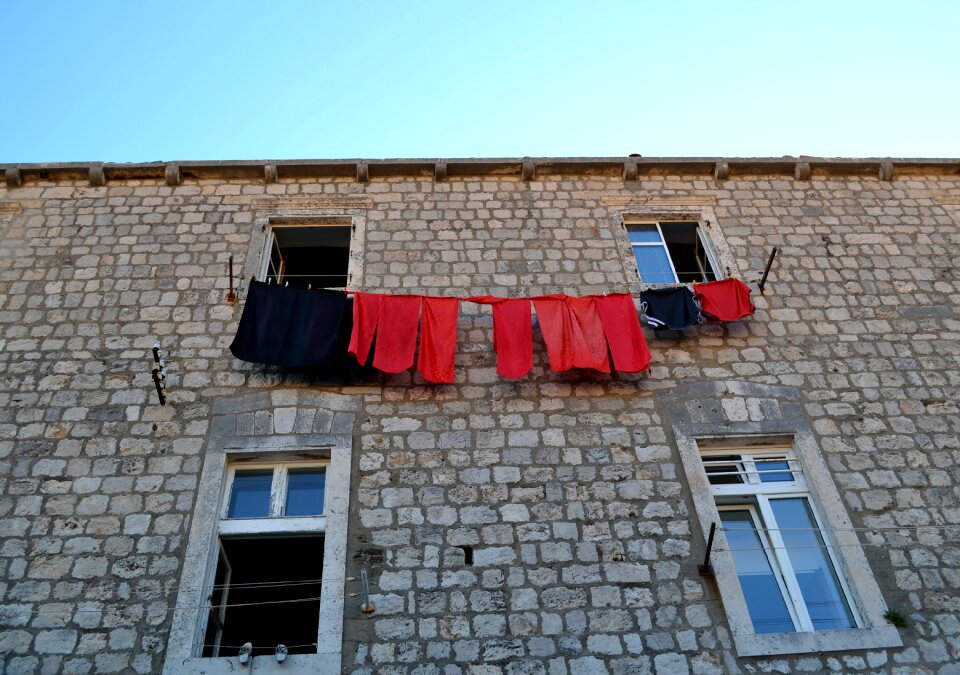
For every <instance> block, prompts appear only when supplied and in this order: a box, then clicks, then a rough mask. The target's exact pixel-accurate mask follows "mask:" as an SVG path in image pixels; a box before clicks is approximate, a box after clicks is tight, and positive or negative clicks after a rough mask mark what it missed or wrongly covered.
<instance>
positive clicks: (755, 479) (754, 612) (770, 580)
mask: <svg viewBox="0 0 960 675" xmlns="http://www.w3.org/2000/svg"><path fill="white" fill-rule="evenodd" d="M703 466H704V470H705V471H706V474H707V479H708V481H709V483H710V486H711V492H712V493H713V497H714V499H715V500H716V504H717V511H718V512H719V516H720V523H721V526H722V527H723V529H724V532H725V533H726V538H727V543H728V545H729V553H730V555H731V557H732V558H733V565H734V568H735V570H736V574H737V578H738V579H739V581H740V588H741V590H742V591H743V596H744V599H745V601H746V604H747V609H748V610H749V614H750V619H751V621H752V623H753V630H754V632H755V633H757V634H762V633H792V632H801V631H822V630H845V629H851V628H855V627H857V626H858V625H859V624H860V620H859V618H858V617H857V616H856V613H855V610H854V607H853V605H852V603H851V602H850V600H849V597H850V593H849V590H848V589H847V585H846V582H845V580H844V579H843V578H842V576H840V575H839V574H838V572H837V570H838V569H839V568H838V564H837V561H836V559H835V553H834V547H833V546H832V545H831V544H830V543H829V539H828V538H827V537H825V536H824V531H825V530H824V527H823V524H822V521H821V519H820V517H819V516H818V514H817V512H816V508H815V506H814V504H813V501H812V500H811V495H810V492H809V490H808V488H807V484H806V481H805V478H804V475H803V469H802V468H801V466H800V462H799V461H798V460H797V457H796V456H795V455H794V453H793V451H792V450H791V449H790V448H776V449H774V448H770V449H764V450H763V451H756V452H750V451H746V452H735V453H731V452H729V451H727V450H719V451H713V452H709V451H708V452H704V453H703Z"/></svg>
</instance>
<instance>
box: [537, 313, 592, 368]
mask: <svg viewBox="0 0 960 675" xmlns="http://www.w3.org/2000/svg"><path fill="white" fill-rule="evenodd" d="M533 306H534V308H535V309H536V310H537V318H538V319H539V320H540V330H541V332H542V333H543V339H544V342H546V343H547V354H548V355H549V357H550V369H551V370H554V371H558V372H562V371H565V370H570V369H571V368H592V369H593V370H599V371H600V372H602V373H609V372H610V360H609V359H608V358H607V341H606V339H605V338H604V335H603V326H602V324H601V323H600V315H599V313H598V311H597V303H596V298H595V297H594V296H587V297H584V298H571V297H569V296H566V295H545V296H541V297H538V298H534V300H533Z"/></svg>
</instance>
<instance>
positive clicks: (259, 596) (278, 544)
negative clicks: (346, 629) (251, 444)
mask: <svg viewBox="0 0 960 675" xmlns="http://www.w3.org/2000/svg"><path fill="white" fill-rule="evenodd" d="M325 488H326V463H325V462H309V461H307V462H303V461H298V462H273V463H262V462H237V463H235V464H233V465H230V466H229V468H228V472H227V482H226V488H225V490H224V495H223V499H222V506H221V513H220V520H219V523H218V526H217V533H218V542H217V543H218V547H219V555H218V559H217V568H216V573H215V574H214V582H213V588H212V589H211V592H210V595H209V601H210V609H209V616H208V618H207V622H206V630H205V631H204V641H203V652H202V655H203V656H205V657H217V656H237V655H238V654H240V653H241V651H248V655H249V656H250V657H253V656H268V655H274V654H276V653H277V650H278V648H279V646H280V645H283V649H284V650H285V653H288V654H315V653H317V633H318V629H319V625H320V594H321V580H322V571H323V550H324V532H325V530H326V518H325V516H324V496H325ZM247 644H249V645H250V648H249V649H248V650H245V648H244V645H247Z"/></svg>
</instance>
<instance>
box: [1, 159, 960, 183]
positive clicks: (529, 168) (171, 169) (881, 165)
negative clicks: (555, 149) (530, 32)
mask: <svg viewBox="0 0 960 675" xmlns="http://www.w3.org/2000/svg"><path fill="white" fill-rule="evenodd" d="M0 170H2V171H3V173H4V174H5V176H6V183H7V186H8V187H9V188H15V187H17V186H19V185H21V184H23V183H25V182H33V181H38V180H42V181H74V182H75V181H89V182H90V184H92V185H103V184H105V183H108V182H110V181H124V180H157V181H163V182H166V183H168V184H170V185H179V184H182V183H188V182H190V181H195V180H207V179H213V180H228V179H239V180H244V179H245V180H250V181H256V182H268V183H271V182H276V181H282V180H285V179H299V178H321V177H337V178H345V179H349V180H353V181H360V182H366V181H374V180H377V179H378V178H387V177H394V176H400V177H408V178H422V179H423V180H449V179H453V178H457V177H464V176H471V177H477V176H480V177H482V176H514V177H516V178H518V179H521V180H524V181H531V180H536V179H537V178H538V177H542V176H557V175H582V176H591V175H595V176H620V177H621V178H623V180H624V181H626V182H633V181H637V180H642V179H643V177H644V176H648V175H665V174H669V175H692V176H711V177H713V178H714V179H715V180H717V181H724V180H734V179H736V178H737V177H742V176H784V177H790V178H793V179H795V180H797V181H807V180H810V179H816V178H822V177H827V176H870V177H876V178H879V179H880V180H892V179H893V178H894V177H902V176H916V175H940V176H942V175H955V176H960V159H951V158H942V159H937V158H926V159H925V158H864V159H856V158H834V157H807V156H802V157H741V158H723V157H538V158H531V157H523V158H463V159H439V158H438V159H315V160H238V161H229V160H228V161H210V162H206V161H189V162H187V161H184V162H143V163H129V164H127V163H102V162H64V163H25V164H16V163H5V164H0Z"/></svg>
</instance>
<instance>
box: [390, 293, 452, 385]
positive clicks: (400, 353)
mask: <svg viewBox="0 0 960 675" xmlns="http://www.w3.org/2000/svg"><path fill="white" fill-rule="evenodd" d="M419 323H420V296H419V295H385V296H384V297H383V303H382V305H381V307H380V321H379V323H378V324H377V346H376V348H375V349H374V350H373V367H374V368H376V369H377V370H382V371H383V372H385V373H402V372H403V371H404V370H406V369H407V368H410V367H411V366H413V352H414V350H415V349H416V347H417V325H418V324H419ZM454 339H456V338H454Z"/></svg>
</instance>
